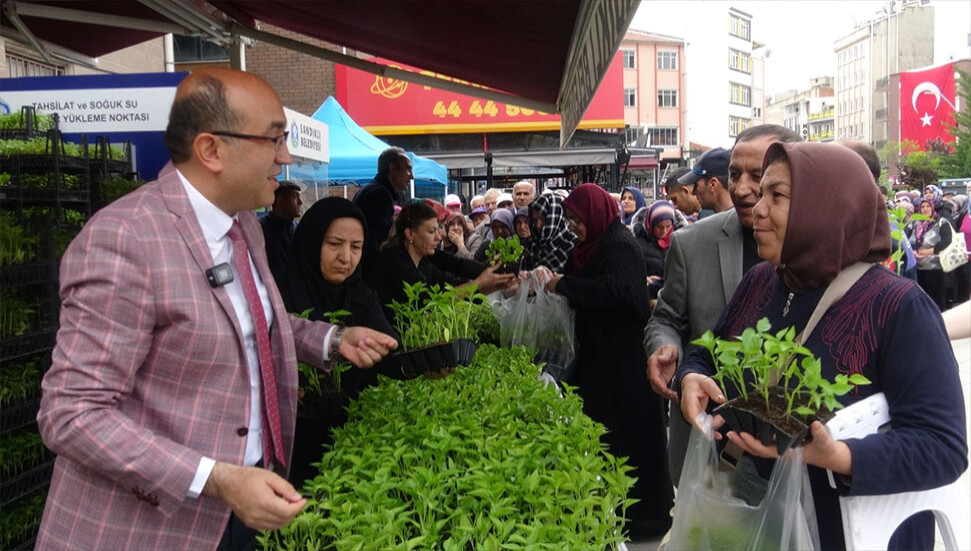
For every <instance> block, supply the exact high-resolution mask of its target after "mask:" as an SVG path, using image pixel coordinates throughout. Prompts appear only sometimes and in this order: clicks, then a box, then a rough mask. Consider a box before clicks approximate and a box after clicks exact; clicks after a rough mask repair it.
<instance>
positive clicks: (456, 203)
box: [445, 193, 462, 218]
mask: <svg viewBox="0 0 971 551" xmlns="http://www.w3.org/2000/svg"><path fill="white" fill-rule="evenodd" d="M445 210H447V211H448V217H449V218H451V217H453V216H455V215H456V214H462V200H461V199H459V196H458V195H455V194H454V193H450V194H448V195H446V196H445Z"/></svg>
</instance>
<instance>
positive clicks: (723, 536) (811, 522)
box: [667, 413, 819, 551]
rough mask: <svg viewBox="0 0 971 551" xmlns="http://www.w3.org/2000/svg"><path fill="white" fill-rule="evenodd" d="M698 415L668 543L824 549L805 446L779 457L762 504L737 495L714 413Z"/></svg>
mask: <svg viewBox="0 0 971 551" xmlns="http://www.w3.org/2000/svg"><path fill="white" fill-rule="evenodd" d="M701 415H702V416H703V417H699V421H700V424H702V425H703V426H704V429H705V431H704V433H702V432H701V431H699V430H697V429H694V430H692V431H691V438H690V440H689V441H688V453H687V455H686V456H685V462H684V469H683V470H682V471H681V483H680V484H679V485H678V497H677V500H676V502H675V508H674V522H673V524H672V526H671V539H670V543H669V544H668V546H667V548H668V549H679V550H681V549H683V550H704V551H714V550H722V549H724V550H731V551H742V550H756V549H800V550H802V549H819V534H818V528H817V526H816V514H815V511H814V509H813V503H812V490H811V489H810V487H809V475H808V473H807V471H806V465H805V463H803V461H802V450H801V448H792V449H790V450H789V451H787V452H786V454H785V455H784V456H783V457H782V458H780V459H779V460H777V461H776V464H775V468H774V469H773V470H772V477H771V478H770V480H769V482H768V489H767V491H766V493H765V497H764V498H763V499H762V501H761V502H760V503H759V504H758V505H757V506H752V505H748V504H747V503H746V502H745V501H744V500H742V499H740V498H738V497H734V495H733V494H734V493H735V492H734V491H733V488H734V486H735V483H734V481H733V475H734V474H735V473H729V472H721V471H719V461H718V453H717V450H716V447H715V440H714V437H713V432H712V428H711V421H712V417H711V416H710V415H708V414H706V413H702V414H701Z"/></svg>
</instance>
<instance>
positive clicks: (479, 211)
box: [469, 207, 489, 214]
mask: <svg viewBox="0 0 971 551" xmlns="http://www.w3.org/2000/svg"><path fill="white" fill-rule="evenodd" d="M469 214H489V209H487V208H485V207H475V208H474V209H472V212H470V213H469Z"/></svg>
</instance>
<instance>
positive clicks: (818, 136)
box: [809, 130, 833, 142]
mask: <svg viewBox="0 0 971 551" xmlns="http://www.w3.org/2000/svg"><path fill="white" fill-rule="evenodd" d="M826 139H829V140H832V139H833V131H832V130H827V131H825V132H817V133H815V134H810V135H809V141H811V142H818V141H822V140H826Z"/></svg>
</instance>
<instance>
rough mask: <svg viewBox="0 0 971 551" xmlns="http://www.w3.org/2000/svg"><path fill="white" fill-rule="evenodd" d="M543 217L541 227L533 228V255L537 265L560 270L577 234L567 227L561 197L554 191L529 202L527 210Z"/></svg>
mask: <svg viewBox="0 0 971 551" xmlns="http://www.w3.org/2000/svg"><path fill="white" fill-rule="evenodd" d="M534 210H535V211H536V212H539V214H540V216H542V217H543V229H542V230H541V231H539V232H536V230H535V229H533V255H534V257H535V259H536V263H537V265H539V266H546V267H547V268H549V269H550V270H553V271H554V272H562V271H563V268H565V267H566V261H567V259H568V258H569V257H570V252H571V251H572V250H573V245H574V244H575V243H576V242H577V236H575V235H573V232H571V231H570V230H569V229H568V228H567V223H566V216H565V215H564V213H563V199H562V198H561V197H560V196H559V195H556V194H554V193H543V194H542V195H540V196H539V197H537V198H536V199H535V200H533V202H532V203H530V204H529V211H530V213H532V212H533V211H534Z"/></svg>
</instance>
